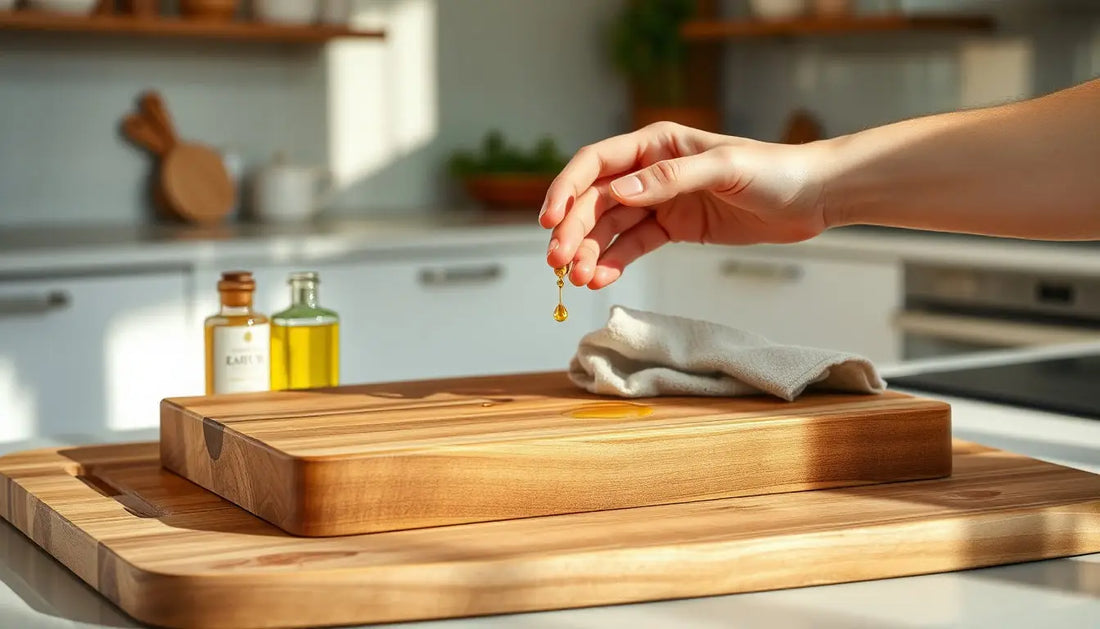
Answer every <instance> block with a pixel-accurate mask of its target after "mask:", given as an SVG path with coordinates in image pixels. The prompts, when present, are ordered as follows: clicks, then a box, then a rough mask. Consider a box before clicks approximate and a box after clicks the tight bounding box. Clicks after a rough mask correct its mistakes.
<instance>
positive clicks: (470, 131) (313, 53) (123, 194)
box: [0, 0, 624, 227]
mask: <svg viewBox="0 0 1100 629" xmlns="http://www.w3.org/2000/svg"><path fill="white" fill-rule="evenodd" d="M363 1H364V3H365V4H368V5H369V4H372V3H373V4H374V5H379V6H382V7H383V8H387V7H388V8H393V7H394V6H397V5H401V4H402V3H403V2H406V3H410V2H420V3H423V2H427V3H429V4H431V5H433V6H434V11H435V15H436V22H437V23H436V24H435V29H436V33H437V41H435V42H431V47H432V49H433V50H432V51H431V52H432V53H433V54H434V55H435V64H434V65H435V68H434V71H435V75H436V76H435V80H436V81H437V89H436V99H437V102H436V103H435V105H436V107H435V109H436V111H438V121H437V124H436V128H435V130H434V137H432V138H431V139H430V140H429V141H428V142H427V143H425V144H423V145H421V146H418V147H416V148H415V149H414V150H412V151H410V152H407V153H403V154H400V155H397V156H395V157H394V158H393V159H392V160H391V161H390V163H388V164H387V165H386V166H384V167H383V168H382V169H381V170H377V171H375V172H372V173H371V174H370V175H369V176H367V177H364V178H362V180H359V181H356V182H354V183H353V184H352V185H350V186H349V187H348V188H347V189H346V190H345V191H344V192H343V194H342V195H341V196H340V198H339V206H340V208H341V209H343V210H344V211H348V212H364V211H374V210H385V211H389V210H390V209H394V208H396V209H401V208H410V209H412V208H415V209H421V208H424V207H426V206H432V205H434V204H439V203H443V202H448V201H450V200H455V199H460V198H461V197H458V196H457V195H456V190H454V188H453V186H452V185H451V184H450V182H449V181H448V180H447V178H446V176H445V175H444V173H443V166H442V162H443V160H445V159H446V157H447V155H448V154H449V153H450V151H451V150H453V149H454V148H455V147H460V146H471V145H473V144H475V143H476V142H478V141H479V140H480V138H481V136H482V134H483V133H484V132H485V131H486V130H487V129H488V128H489V127H497V128H500V129H501V130H503V131H504V132H506V133H508V134H509V135H510V136H512V137H514V138H515V139H516V140H517V141H522V142H527V141H530V140H533V139H534V136H536V135H539V134H541V133H551V134H554V135H555V137H557V138H558V140H559V142H560V143H561V145H562V147H563V149H566V150H572V149H575V148H577V147H578V146H579V145H581V144H583V143H585V142H589V141H592V140H595V139H598V138H600V137H604V136H606V135H608V134H610V133H614V132H616V131H618V126H617V125H619V124H620V121H621V120H622V119H623V118H624V111H623V100H624V97H623V92H622V89H620V87H619V85H618V83H617V79H616V77H615V76H613V75H612V74H611V73H610V72H609V70H608V69H607V67H606V66H605V65H603V64H602V63H601V62H599V61H598V59H599V57H598V55H601V54H602V51H601V50H599V41H598V39H597V35H598V29H599V28H600V27H601V23H602V22H603V20H604V19H605V18H606V17H607V16H608V15H610V14H611V13H612V12H613V11H614V10H615V8H616V7H617V5H618V2H614V1H609V0H571V1H570V2H568V3H566V2H546V1H544V0H363ZM380 45H382V46H385V45H388V44H380ZM398 52H399V51H394V52H393V53H392V54H391V57H390V58H389V61H388V63H389V64H390V65H391V66H395V65H396V64H399V63H400V61H401V60H400V58H398V57H396V56H394V55H396V54H397V53H398ZM390 70H391V71H395V70H393V68H390ZM326 76H327V75H326V61H325V55H324V53H323V51H321V50H319V49H315V48H309V47H305V48H302V49H292V48H283V47H278V46H269V45H262V46H258V45H255V44H211V43H208V42H171V41H159V40H145V41H136V40H135V41H127V40H117V41H112V40H111V39H107V38H92V37H72V36H54V35H49V36H46V35H28V34H18V33H0V227H3V226H12V225H21V224H28V223H43V222H48V223H61V222H65V223H71V222H95V223H104V222H134V221H137V220H147V219H148V216H149V214H150V212H149V210H147V209H146V206H147V202H146V195H145V186H146V181H147V177H148V173H149V171H150V170H151V160H150V158H149V157H148V156H147V155H145V154H144V153H143V152H140V151H139V150H137V149H135V148H134V147H132V146H131V145H130V144H129V143H128V142H126V141H124V140H123V139H121V138H120V137H119V136H118V133H117V126H118V123H119V119H120V118H121V117H122V115H123V113H124V112H125V111H127V110H128V108H130V107H131V105H132V101H133V99H134V98H135V96H136V95H137V94H138V92H140V91H141V90H142V89H144V88H145V87H147V86H155V87H157V88H158V89H160V90H161V91H162V92H163V93H164V95H165V97H166V99H167V101H168V104H169V106H170V107H171V109H172V110H173V113H174V114H175V116H176V119H177V125H178V127H179V129H180V131H181V133H182V134H183V135H185V136H186V137H190V138H193V139H197V140H202V141H204V142H207V143H210V144H214V145H219V146H223V145H224V146H232V147H235V148H236V149H237V150H239V151H241V152H242V153H243V154H244V156H245V157H246V158H247V159H248V160H249V161H250V162H251V163H252V164H253V165H254V164H255V163H256V162H257V161H259V160H264V159H266V158H267V157H268V156H270V155H271V154H272V152H274V151H276V150H287V151H289V152H290V153H291V154H292V156H293V157H294V158H296V159H297V160H298V161H304V162H314V163H316V162H321V161H323V160H325V159H326V158H327V156H328V152H327V145H328V142H327V139H326V125H327V108H326ZM362 89H363V90H365V91H370V90H379V89H385V86H384V85H381V84H380V85H377V86H376V85H364V86H362ZM354 139H355V141H361V142H364V143H371V142H377V141H378V138H377V137H372V136H370V135H366V137H362V138H358V137H356V138H354Z"/></svg>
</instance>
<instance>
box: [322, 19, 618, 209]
mask: <svg viewBox="0 0 1100 629" xmlns="http://www.w3.org/2000/svg"><path fill="white" fill-rule="evenodd" d="M619 4H620V3H619V2H618V1H613V0H570V1H569V2H547V1H546V0H440V1H439V2H437V3H436V8H437V22H438V23H437V29H438V38H437V43H436V45H437V50H436V55H437V56H436V59H437V65H436V75H437V80H438V84H437V85H438V94H437V111H438V129H437V133H436V135H435V137H434V138H433V139H432V140H431V141H430V142H428V143H427V144H426V145H424V146H421V147H418V148H417V149H416V150H414V151H412V152H410V153H408V154H404V155H401V156H400V157H398V158H396V159H394V160H393V161H392V162H391V163H390V164H389V165H388V166H387V167H385V168H383V169H382V170H380V171H378V172H375V173H372V174H371V175H370V176H368V177H365V178H363V179H362V180H360V181H358V182H356V183H354V184H352V185H350V186H349V187H348V188H347V189H346V190H345V191H344V193H343V194H342V195H341V197H340V201H339V204H340V206H341V207H342V208H346V209H347V210H349V211H356V212H361V211H370V210H371V209H382V210H385V209H389V208H401V207H414V208H416V207H424V206H430V205H432V204H437V203H441V202H444V203H446V202H459V203H461V202H462V200H463V197H462V195H461V193H460V191H458V190H457V189H456V188H455V186H454V184H453V183H452V182H451V181H450V180H449V179H448V177H447V175H446V172H445V161H446V159H447V157H448V155H449V154H450V153H451V152H452V151H453V150H454V149H455V148H459V147H462V148H469V147H474V146H476V145H477V144H478V143H480V141H481V138H482V136H483V135H484V134H485V132H486V131H487V130H489V129H490V128H496V129H499V130H501V131H502V132H503V133H504V134H505V135H506V136H507V137H508V138H509V139H510V140H514V141H515V142H517V143H520V144H523V145H530V144H531V143H533V142H534V141H535V140H536V139H537V137H538V136H541V135H544V134H549V135H552V136H553V137H554V138H555V139H556V140H557V141H558V143H559V146H560V147H561V148H562V150H563V151H565V152H567V153H571V152H572V151H574V150H575V149H577V148H579V147H580V146H582V145H583V144H585V143H588V142H592V141H595V140H598V139H601V138H604V137H606V136H608V135H611V134H614V133H618V132H621V131H623V130H625V128H624V126H623V125H625V124H626V123H627V120H628V116H627V111H626V109H625V108H626V97H625V91H624V89H625V88H624V87H623V84H622V83H621V81H620V79H619V78H618V76H616V75H615V74H614V73H613V72H612V71H611V69H610V67H609V66H608V64H607V63H606V62H605V56H604V54H605V53H604V50H603V49H602V47H601V40H600V31H601V29H602V28H603V25H604V23H605V22H606V21H607V20H608V19H609V18H610V17H611V16H613V14H614V13H615V11H616V10H617V8H618V6H619ZM365 141H371V140H370V139H369V138H368V139H366V140H365Z"/></svg>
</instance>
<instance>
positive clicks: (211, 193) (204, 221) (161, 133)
mask: <svg viewBox="0 0 1100 629" xmlns="http://www.w3.org/2000/svg"><path fill="white" fill-rule="evenodd" d="M122 129H123V132H124V133H125V134H126V135H127V136H128V137H129V138H130V139H131V140H133V141H134V142H135V143H137V144H139V145H140V146H142V147H144V148H146V149H147V150H149V151H151V152H152V153H154V154H155V155H156V156H158V157H159V159H160V169H159V172H158V178H157V180H158V181H157V186H158V190H157V191H155V192H154V196H155V197H156V198H158V199H163V200H164V203H165V204H166V206H167V208H168V209H169V210H170V211H171V212H172V213H174V214H175V215H176V216H177V217H179V218H182V219H183V220H186V221H189V222H192V223H197V224H200V225H212V224H217V223H220V222H221V221H222V220H223V219H224V218H225V216H226V215H227V214H228V213H229V212H230V211H231V210H232V209H233V206H234V204H235V202H236V195H237V191H236V187H235V185H234V184H233V180H232V179H231V178H230V176H229V172H228V170H227V169H226V167H225V163H224V162H223V161H222V158H221V156H220V155H218V153H217V152H215V151H214V150H212V149H210V148H208V147H206V146H204V145H202V144H197V143H194V142H186V141H183V140H181V139H180V138H179V137H178V136H177V134H176V131H175V129H174V127H173V125H172V118H171V116H170V115H169V113H168V108H167V107H166V106H165V104H164V99H163V98H162V97H161V96H160V95H159V94H157V93H156V92H146V93H145V94H143V95H142V96H141V98H140V99H139V111H138V113H136V114H130V115H127V116H126V117H125V118H124V119H123V123H122Z"/></svg>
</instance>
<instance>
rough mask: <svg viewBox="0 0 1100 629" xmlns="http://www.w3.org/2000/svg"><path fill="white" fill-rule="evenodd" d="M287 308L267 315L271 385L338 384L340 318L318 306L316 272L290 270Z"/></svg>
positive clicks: (278, 387)
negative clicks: (269, 333)
mask: <svg viewBox="0 0 1100 629" xmlns="http://www.w3.org/2000/svg"><path fill="white" fill-rule="evenodd" d="M287 283H288V284H290V301H291V304H290V307H289V308H287V309H286V310H283V311H282V312H277V313H275V314H274V315H272V316H271V323H272V326H271V388H272V389H274V390H277V391H279V390H283V389H312V388H316V387H334V386H336V385H337V384H339V383H340V318H339V317H338V316H337V314H336V313H335V312H333V311H332V310H329V309H327V308H322V307H321V304H320V302H319V300H318V297H317V287H318V284H320V283H321V280H320V278H319V277H318V275H317V274H316V273H312V272H302V273H291V274H290V279H289V280H288V282H287Z"/></svg>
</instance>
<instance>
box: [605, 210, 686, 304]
mask: <svg viewBox="0 0 1100 629" xmlns="http://www.w3.org/2000/svg"><path fill="white" fill-rule="evenodd" d="M669 240H671V239H670V238H669V236H668V232H666V231H665V228H664V227H661V224H660V223H658V222H657V217H656V216H655V215H653V214H650V215H649V216H648V217H646V219H645V220H643V221H642V222H640V223H638V224H637V225H635V226H634V227H632V228H630V229H628V230H627V231H626V232H624V233H623V234H622V235H620V236H619V237H618V238H617V239H615V242H613V243H612V244H611V246H610V247H608V248H607V251H605V252H604V254H603V255H602V256H600V260H599V262H597V263H596V273H595V275H594V276H593V278H592V281H590V282H589V283H588V287H589V288H591V289H598V288H603V287H604V286H607V285H608V284H610V283H612V282H614V281H615V280H617V279H619V277H620V276H621V275H622V274H623V269H625V268H626V267H627V265H629V264H630V263H631V262H634V261H635V260H637V259H638V258H640V257H642V256H644V255H645V254H647V253H650V252H651V251H656V250H657V249H658V248H660V247H661V246H662V245H664V244H665V243H667V242H669Z"/></svg>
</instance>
